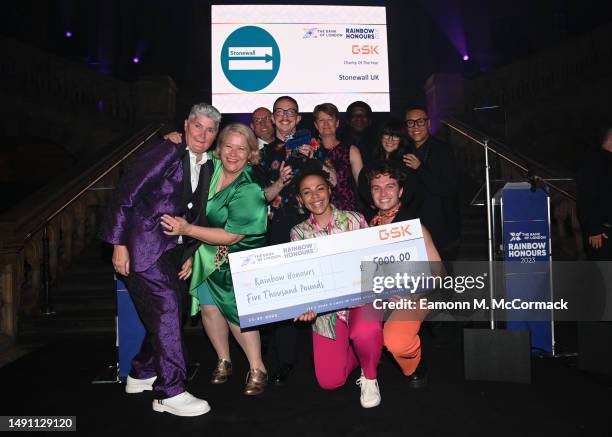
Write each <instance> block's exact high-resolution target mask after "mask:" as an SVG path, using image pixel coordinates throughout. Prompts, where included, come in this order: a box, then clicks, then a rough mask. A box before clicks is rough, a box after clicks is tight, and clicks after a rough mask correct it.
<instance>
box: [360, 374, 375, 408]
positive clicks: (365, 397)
mask: <svg viewBox="0 0 612 437" xmlns="http://www.w3.org/2000/svg"><path fill="white" fill-rule="evenodd" d="M357 385H358V386H361V397H360V398H359V400H360V401H361V406H362V407H363V408H373V407H376V406H378V405H379V404H380V389H379V388H378V381H377V380H375V379H367V378H366V377H365V376H364V374H363V371H362V372H361V377H360V378H359V379H358V380H357Z"/></svg>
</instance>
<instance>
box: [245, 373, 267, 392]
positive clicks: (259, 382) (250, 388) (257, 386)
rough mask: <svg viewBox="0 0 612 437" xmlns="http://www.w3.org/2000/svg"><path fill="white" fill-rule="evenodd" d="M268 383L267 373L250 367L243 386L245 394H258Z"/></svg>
mask: <svg viewBox="0 0 612 437" xmlns="http://www.w3.org/2000/svg"><path fill="white" fill-rule="evenodd" d="M266 385H268V374H267V373H266V372H264V371H263V370H259V369H251V370H249V373H247V381H246V386H245V387H244V394H245V395H259V394H262V393H263V392H264V389H265V388H266Z"/></svg>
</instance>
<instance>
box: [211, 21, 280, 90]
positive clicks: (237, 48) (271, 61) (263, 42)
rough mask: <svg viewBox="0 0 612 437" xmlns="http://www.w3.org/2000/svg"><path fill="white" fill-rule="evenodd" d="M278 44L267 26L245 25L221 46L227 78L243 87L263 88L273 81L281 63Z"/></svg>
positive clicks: (222, 64) (224, 71)
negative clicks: (264, 27) (265, 27)
mask: <svg viewBox="0 0 612 437" xmlns="http://www.w3.org/2000/svg"><path fill="white" fill-rule="evenodd" d="M280 62H281V55H280V50H279V48H278V44H277V43H276V41H275V40H274V38H273V37H272V35H270V33H268V32H267V31H266V30H264V29H262V28H261V27H257V26H243V27H240V28H238V29H236V30H234V31H233V32H232V33H231V34H230V35H229V36H228V37H227V39H226V40H225V43H224V44H223V47H222V48H221V67H222V69H223V74H225V77H226V78H227V80H228V81H229V82H230V83H231V84H232V85H234V86H235V87H236V88H238V89H240V90H242V91H248V92H252V91H259V90H261V89H263V88H265V87H267V86H268V85H270V83H272V81H273V80H274V78H275V77H276V75H277V74H278V69H279V67H280Z"/></svg>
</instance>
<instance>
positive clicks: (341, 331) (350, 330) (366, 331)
mask: <svg viewBox="0 0 612 437" xmlns="http://www.w3.org/2000/svg"><path fill="white" fill-rule="evenodd" d="M365 308H367V307H358V308H353V309H351V310H350V313H349V317H348V320H349V322H348V326H347V324H346V323H345V322H344V321H342V320H341V319H339V318H337V317H336V339H335V340H334V339H331V338H327V337H323V336H322V335H319V334H317V333H316V332H313V333H312V346H313V352H314V364H315V375H316V377H317V382H318V383H319V385H320V386H321V388H323V389H325V390H333V389H335V388H338V387H341V386H342V385H344V383H345V382H346V378H347V377H348V376H349V374H350V373H351V372H352V371H353V370H354V369H355V368H356V367H357V366H359V365H360V366H361V369H362V370H363V373H364V375H365V377H366V378H368V379H375V378H376V367H377V366H378V361H380V355H381V354H382V348H383V331H382V322H381V321H379V320H376V319H375V318H374V317H367V318H366V317H364V316H363V313H364V312H365V311H364V309H365Z"/></svg>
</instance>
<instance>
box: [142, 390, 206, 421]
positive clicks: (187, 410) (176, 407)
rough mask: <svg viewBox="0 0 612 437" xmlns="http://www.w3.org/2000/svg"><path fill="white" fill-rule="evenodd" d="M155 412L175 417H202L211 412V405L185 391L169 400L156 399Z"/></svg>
mask: <svg viewBox="0 0 612 437" xmlns="http://www.w3.org/2000/svg"><path fill="white" fill-rule="evenodd" d="M153 411H158V412H160V413H170V414H174V415H175V416H200V415H202V414H206V413H208V412H209V411H210V405H208V402H206V401H205V400H204V399H198V398H196V397H195V396H194V395H192V394H191V393H189V392H187V391H184V392H183V393H181V394H178V395H176V396H172V397H171V398H168V399H155V400H154V401H153Z"/></svg>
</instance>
